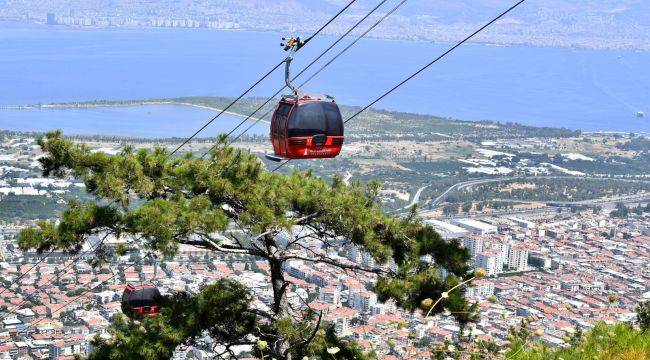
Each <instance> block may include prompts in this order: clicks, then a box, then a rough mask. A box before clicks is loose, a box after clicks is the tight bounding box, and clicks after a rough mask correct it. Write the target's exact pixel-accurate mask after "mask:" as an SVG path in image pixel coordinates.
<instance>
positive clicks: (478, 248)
mask: <svg viewBox="0 0 650 360" xmlns="http://www.w3.org/2000/svg"><path fill="white" fill-rule="evenodd" d="M463 246H464V247H466V248H467V250H469V253H470V255H472V257H476V255H477V254H479V253H482V252H483V250H484V248H485V241H484V240H483V239H481V238H477V237H467V238H463Z"/></svg>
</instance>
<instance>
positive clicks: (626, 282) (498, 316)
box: [0, 137, 650, 360]
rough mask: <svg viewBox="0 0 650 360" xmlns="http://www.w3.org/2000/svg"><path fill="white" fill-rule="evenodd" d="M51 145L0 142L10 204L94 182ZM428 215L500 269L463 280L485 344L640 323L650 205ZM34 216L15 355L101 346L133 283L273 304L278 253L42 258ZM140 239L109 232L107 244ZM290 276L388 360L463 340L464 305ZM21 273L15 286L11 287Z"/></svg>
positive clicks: (342, 277) (8, 242)
mask: <svg viewBox="0 0 650 360" xmlns="http://www.w3.org/2000/svg"><path fill="white" fill-rule="evenodd" d="M38 154H39V150H38V148H37V146H36V145H35V142H34V139H29V138H21V137H15V138H8V139H5V141H4V143H0V206H2V199H3V197H7V196H15V195H21V196H34V197H40V198H46V199H50V200H52V201H55V202H59V201H61V202H62V201H64V199H65V198H66V197H69V196H73V195H74V194H75V191H77V189H80V188H81V187H82V186H83V185H82V184H80V183H78V182H76V181H74V180H69V181H64V180H53V179H46V178H42V177H41V176H40V175H39V172H40V169H39V164H38V162H36V161H35V159H36V158H37V157H38ZM423 221H425V222H427V223H429V224H431V225H432V226H433V227H434V228H436V230H437V231H438V232H439V233H440V234H441V236H443V238H445V239H448V240H452V239H459V240H460V241H462V244H463V245H464V246H465V247H466V248H467V249H468V251H469V252H470V254H471V255H472V260H471V263H472V266H473V267H476V268H482V269H484V270H485V271H486V272H487V276H486V277H484V278H481V279H479V280H476V281H474V282H473V283H472V285H471V286H470V287H467V288H465V289H463V291H466V295H467V296H468V297H469V299H471V301H473V302H477V303H478V305H479V311H478V312H479V313H480V320H479V321H478V322H477V323H476V324H472V325H471V329H469V330H467V331H471V333H472V335H473V336H474V337H475V338H476V339H481V340H491V341H494V342H496V343H497V344H506V343H507V342H508V338H507V337H508V334H509V332H510V329H511V327H512V326H517V325H518V324H519V323H520V322H521V320H522V319H530V320H531V327H532V328H533V330H534V331H537V330H541V332H542V335H541V336H540V337H539V340H540V341H543V342H546V343H547V344H550V345H551V346H554V347H560V346H563V345H565V344H566V341H565V340H564V339H565V337H566V335H567V334H571V333H573V332H575V331H577V330H578V329H589V328H591V327H593V326H594V325H595V324H596V323H597V322H601V321H604V322H608V323H617V322H632V321H634V319H635V315H636V314H635V313H634V308H635V306H636V304H637V303H638V302H639V301H642V300H643V299H649V298H650V271H649V269H650V217H649V216H648V215H647V214H646V215H631V216H630V217H628V218H626V219H619V218H614V217H611V216H609V214H608V211H607V210H600V211H595V210H593V209H589V210H584V211H574V212H570V211H569V212H558V213H544V214H541V215H539V214H538V215H535V216H528V215H525V214H522V215H521V216H519V215H503V216H498V215H495V216H483V217H475V218H471V219H470V218H462V217H459V218H454V217H452V218H445V219H436V218H433V217H431V218H423ZM30 225H33V220H21V219H16V220H12V221H3V222H0V277H1V278H2V284H1V285H2V290H0V309H2V311H0V314H1V316H2V318H1V319H2V320H1V321H0V359H2V360H9V359H12V360H13V359H23V358H38V359H72V357H73V356H74V355H76V354H81V355H84V354H88V353H89V352H90V351H91V350H92V344H91V341H92V339H93V338H94V337H95V336H98V335H99V336H105V337H106V336H110V335H109V333H108V329H109V327H110V324H111V321H112V319H113V317H114V316H115V315H116V314H118V313H120V312H121V303H120V298H121V295H122V291H123V289H124V287H125V286H126V285H127V284H129V283H131V284H137V283H153V284H155V285H156V286H157V287H158V288H159V289H160V290H161V291H162V292H163V294H169V293H172V292H176V291H187V292H189V293H196V292H197V291H199V289H200V288H201V286H203V285H206V284H210V283H213V282H214V281H216V280H218V279H220V278H229V279H234V280H236V281H238V282H240V283H242V284H244V285H246V286H247V287H248V288H249V289H251V291H252V292H253V294H254V296H255V300H254V301H255V303H259V304H264V303H269V301H270V300H271V299H272V289H271V285H270V283H269V281H268V277H267V274H268V271H269V268H268V264H266V263H265V262H261V261H256V260H255V259H252V258H244V257H233V256H227V257H226V256H222V255H219V254H215V253H213V252H210V251H208V250H205V249H199V248H195V247H191V246H187V245H182V246H181V247H180V249H179V252H178V255H177V256H176V257H175V258H174V259H171V260H165V261H158V262H152V261H151V260H150V259H148V258H147V256H146V254H130V255H125V256H121V257H118V258H117V261H114V262H109V263H106V264H100V265H96V266H92V265H91V264H92V259H93V258H94V253H93V249H95V248H96V247H97V246H98V243H99V237H97V238H93V239H90V240H89V241H88V243H87V244H86V245H85V247H84V248H83V249H82V251H81V252H80V253H79V254H78V255H72V254H68V253H64V252H52V253H49V254H47V255H48V256H47V258H46V259H45V261H43V262H41V263H38V262H39V260H40V259H41V258H42V256H44V255H43V254H37V253H34V252H25V251H22V250H20V249H19V248H18V247H17V245H16V237H17V234H18V233H19V231H20V230H21V229H23V228H25V227H26V226H30ZM133 241H134V240H133V239H128V238H119V239H118V238H114V237H108V238H106V239H105V240H104V241H103V245H102V246H105V247H108V248H110V247H115V246H117V245H118V244H123V243H127V242H133ZM305 246H307V247H309V249H310V250H311V251H313V252H314V253H315V254H326V255H327V256H328V257H330V258H332V259H336V260H338V261H344V262H350V263H356V264H360V265H363V266H365V267H373V266H377V264H375V262H374V260H373V259H372V257H370V256H368V254H366V253H365V252H363V251H361V250H360V249H359V248H357V247H355V246H353V245H346V246H342V247H318V246H317V245H316V244H309V243H308V244H305ZM82 260H83V261H82ZM285 271H286V272H287V273H288V275H289V276H288V277H287V281H289V282H290V283H291V291H290V296H289V302H290V303H291V304H293V305H294V306H305V304H307V305H308V306H309V307H310V308H312V309H314V310H316V311H322V312H323V315H324V317H323V319H324V320H325V321H327V322H330V323H332V324H334V325H335V328H336V331H337V333H338V335H339V336H341V337H344V338H348V339H354V340H355V341H356V342H357V343H358V344H360V345H361V346H362V347H363V348H364V349H365V350H368V351H370V350H374V351H375V352H376V353H377V354H379V355H381V358H382V359H421V358H428V357H430V355H431V351H432V349H433V348H434V345H440V344H442V343H444V342H445V340H452V341H453V340H454V339H456V338H457V337H458V335H459V332H460V328H459V327H458V325H457V323H456V322H455V320H454V319H453V317H452V314H451V313H447V312H446V313H443V314H441V315H437V316H434V317H430V318H424V316H423V314H422V313H421V312H419V311H416V312H414V313H409V312H406V311H403V310H400V309H398V308H397V307H396V306H395V305H394V304H393V303H391V302H388V303H381V302H379V301H378V300H377V297H376V295H375V294H374V293H373V292H372V291H370V290H369V289H371V288H372V284H373V283H374V282H375V280H376V279H375V275H372V274H368V273H361V272H356V273H350V272H349V271H347V272H346V271H344V270H342V269H338V268H331V267H328V266H325V265H323V264H317V263H311V262H305V261H297V260H296V261H289V262H287V263H286V265H285ZM20 274H25V276H24V277H21V275H20ZM115 274H117V276H116V275H115ZM352 275H353V276H352ZM13 282H16V285H14V286H11V287H9V286H8V285H9V284H11V283H13ZM104 282H107V284H105V285H102V286H98V285H99V284H102V283H104ZM86 289H92V290H91V291H89V292H87V293H86V292H84V291H85V290H86ZM244 350H245V349H242V351H244ZM213 356H214V354H212V353H211V352H210V350H209V348H208V347H202V346H199V345H197V346H192V347H185V348H182V349H178V351H177V352H176V354H175V358H176V359H186V358H193V359H206V358H212V357H213Z"/></svg>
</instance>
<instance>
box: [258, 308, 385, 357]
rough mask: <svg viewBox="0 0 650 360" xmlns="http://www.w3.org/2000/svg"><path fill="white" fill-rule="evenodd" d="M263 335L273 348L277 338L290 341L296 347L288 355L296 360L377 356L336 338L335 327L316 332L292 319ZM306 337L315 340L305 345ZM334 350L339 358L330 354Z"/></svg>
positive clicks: (265, 327) (325, 325)
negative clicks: (330, 350) (304, 359)
mask: <svg viewBox="0 0 650 360" xmlns="http://www.w3.org/2000/svg"><path fill="white" fill-rule="evenodd" d="M306 320H307V319H306ZM260 333H261V334H262V336H261V339H262V340H263V341H266V343H267V344H273V343H274V342H275V341H276V340H277V339H278V338H285V339H291V342H292V343H294V344H295V345H294V346H292V347H290V348H289V349H287V350H286V354H291V357H292V358H293V359H303V358H304V357H305V356H307V357H308V358H310V359H357V360H372V359H376V356H374V355H372V354H366V353H364V352H363V350H362V349H361V347H359V346H358V345H357V344H356V343H355V342H354V341H345V340H341V339H340V338H339V337H338V336H337V335H336V330H335V328H334V325H333V324H324V325H321V327H320V328H319V329H315V328H314V326H313V324H310V323H309V322H308V321H301V322H295V321H293V320H291V319H290V318H282V319H280V320H278V321H276V322H275V323H274V324H273V325H272V326H262V328H261V331H260ZM305 334H309V335H310V336H313V339H311V340H310V341H308V342H307V341H304V339H305ZM333 348H337V349H338V352H336V354H330V353H328V352H327V350H328V349H333ZM255 355H256V356H257V357H259V358H261V356H262V355H263V353H262V352H261V351H260V349H256V354H255Z"/></svg>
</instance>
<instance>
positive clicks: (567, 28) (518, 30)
mask: <svg viewBox="0 0 650 360" xmlns="http://www.w3.org/2000/svg"><path fill="white" fill-rule="evenodd" d="M378 1H379V0H377V1H370V0H360V1H358V2H357V3H355V5H353V6H352V7H351V9H350V10H349V11H348V12H347V13H346V15H345V16H344V17H342V20H341V21H337V22H335V23H333V24H332V26H331V27H330V28H328V32H330V33H342V32H344V31H345V29H346V28H347V27H348V26H349V25H350V24H351V23H352V22H353V21H355V20H356V19H358V17H359V16H360V15H362V14H363V13H365V12H366V11H368V10H369V9H370V8H372V7H374V6H375V5H376V4H377V2H378ZM348 2H349V1H348V0H274V1H268V0H181V1H178V0H33V1H19V0H4V1H3V0H0V5H2V6H1V7H2V11H0V19H13V20H16V19H18V20H20V19H23V20H25V19H28V20H37V21H42V22H45V21H46V18H47V14H48V13H51V14H54V15H55V16H56V17H57V18H60V19H68V20H69V19H72V20H69V21H68V22H69V23H71V24H74V25H85V26H88V25H98V24H99V25H102V24H103V25H119V26H124V25H131V26H179V27H196V26H207V25H208V24H209V23H210V22H212V24H211V25H210V26H211V27H216V28H220V27H222V28H232V27H235V28H240V29H252V30H272V31H280V32H287V31H293V30H294V29H304V30H307V29H314V28H316V27H318V26H320V25H321V24H322V22H323V20H324V19H326V18H327V17H329V16H331V15H332V14H334V13H335V12H336V11H338V10H339V9H341V8H342V7H343V6H344V5H345V4H347V3H348ZM396 2H397V1H396V0H391V1H389V2H388V3H387V4H386V5H384V8H382V10H381V11H382V12H386V11H388V9H389V8H390V7H392V6H393V4H394V3H396ZM513 3H514V0H454V1H448V0H426V1H422V0H411V1H409V2H407V3H406V5H404V6H403V7H402V8H401V9H400V10H399V12H398V13H396V14H394V15H393V16H392V17H391V18H389V19H388V21H386V22H385V23H384V24H382V26H380V27H379V28H377V29H375V30H374V31H373V32H372V34H371V35H372V36H375V37H382V38H399V39H419V40H430V41H442V42H446V41H453V40H456V39H459V38H461V37H463V36H464V35H466V34H467V33H468V32H471V31H472V30H473V29H474V28H476V27H477V26H478V25H480V24H483V23H485V22H486V21H487V20H488V19H490V18H492V17H493V16H494V15H496V14H498V13H499V12H501V11H503V10H504V9H505V8H507V7H508V6H509V5H511V4H513ZM79 18H81V19H83V21H76V22H75V20H74V19H79ZM107 19H108V20H107ZM165 20H167V22H165ZM174 20H176V22H174ZM185 20H191V21H189V22H186V21H185ZM477 41H482V42H490V43H497V44H529V45H536V46H562V47H566V46H575V47H587V48H610V49H611V48H627V49H641V50H650V3H648V1H647V0H620V1H616V2H612V1H609V0H581V1H564V0H528V1H527V2H526V3H524V4H523V5H522V6H520V7H519V8H518V9H517V10H516V11H514V12H512V13H511V14H510V15H508V17H507V18H505V19H503V20H502V21H501V22H500V23H499V24H495V25H494V26H493V27H492V28H490V29H489V31H487V32H486V33H485V34H483V35H481V36H480V37H479V38H478V39H477Z"/></svg>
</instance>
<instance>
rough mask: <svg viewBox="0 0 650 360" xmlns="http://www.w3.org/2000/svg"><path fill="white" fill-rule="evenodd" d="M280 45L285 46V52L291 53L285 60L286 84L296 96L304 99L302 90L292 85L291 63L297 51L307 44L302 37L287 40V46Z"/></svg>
mask: <svg viewBox="0 0 650 360" xmlns="http://www.w3.org/2000/svg"><path fill="white" fill-rule="evenodd" d="M282 40H286V38H282ZM280 45H281V46H284V51H288V52H289V55H288V56H287V58H286V59H285V60H284V63H285V68H284V82H285V83H286V84H287V87H288V88H289V89H291V91H292V92H293V93H294V94H295V95H296V96H298V97H302V92H300V89H298V88H297V87H295V86H294V85H293V84H291V62H292V61H293V55H294V54H295V53H296V51H298V50H300V48H302V47H303V46H304V45H305V42H303V40H302V38H301V37H296V38H294V37H291V38H290V39H289V40H287V42H286V44H284V43H283V44H280Z"/></svg>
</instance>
